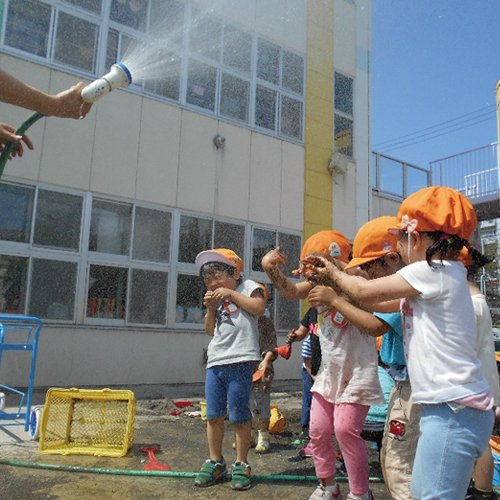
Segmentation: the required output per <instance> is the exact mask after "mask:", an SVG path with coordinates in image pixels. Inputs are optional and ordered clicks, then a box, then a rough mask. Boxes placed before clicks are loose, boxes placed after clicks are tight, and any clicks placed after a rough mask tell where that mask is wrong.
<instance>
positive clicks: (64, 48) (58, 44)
mask: <svg viewBox="0 0 500 500" xmlns="http://www.w3.org/2000/svg"><path fill="white" fill-rule="evenodd" d="M98 36H99V28H98V26H97V25H96V24H93V23H91V22H88V21H85V20H83V19H79V18H78V17H74V16H71V15H69V14H66V13H64V12H60V13H59V17H58V22H57V30H56V39H55V47H54V61H56V62H59V63H62V64H65V65H67V66H71V67H73V68H78V69H81V70H83V71H87V72H88V73H94V72H95V70H96V52H97V41H98Z"/></svg>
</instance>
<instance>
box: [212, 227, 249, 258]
mask: <svg viewBox="0 0 500 500" xmlns="http://www.w3.org/2000/svg"><path fill="white" fill-rule="evenodd" d="M214 231H215V234H214V248H230V249H231V250H233V251H234V252H236V253H237V254H238V255H239V256H240V257H241V258H242V259H243V254H244V246H245V226H240V225H239V224H228V223H227V222H217V221H215V230H214Z"/></svg>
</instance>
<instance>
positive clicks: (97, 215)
mask: <svg viewBox="0 0 500 500" xmlns="http://www.w3.org/2000/svg"><path fill="white" fill-rule="evenodd" d="M130 212H131V207H130V205H125V204H120V203H112V202H107V201H101V200H94V202H93V203H92V218H91V222H90V238H89V250H90V251H91V252H103V253H112V254H118V255H128V253H129V241H130Z"/></svg>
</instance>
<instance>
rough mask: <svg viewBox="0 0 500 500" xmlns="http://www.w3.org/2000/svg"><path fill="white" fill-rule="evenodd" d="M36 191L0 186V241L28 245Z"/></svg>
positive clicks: (19, 187)
mask: <svg viewBox="0 0 500 500" xmlns="http://www.w3.org/2000/svg"><path fill="white" fill-rule="evenodd" d="M34 195H35V190H34V189H33V188H26V187H21V186H10V185H9V184H0V239H2V240H8V241H18V242H22V243H28V242H29V241H30V235H31V217H32V213H33V199H34Z"/></svg>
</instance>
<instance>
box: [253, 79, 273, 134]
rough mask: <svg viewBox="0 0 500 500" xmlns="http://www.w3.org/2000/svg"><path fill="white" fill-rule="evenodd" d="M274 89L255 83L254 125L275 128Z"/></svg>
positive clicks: (269, 128)
mask: <svg viewBox="0 0 500 500" xmlns="http://www.w3.org/2000/svg"><path fill="white" fill-rule="evenodd" d="M276 96H277V92H276V91H275V90H271V89H268V88H266V87H262V86H260V85H257V92H256V94H255V125H257V126H258V127H262V128H265V129H268V130H272V131H274V130H276Z"/></svg>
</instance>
